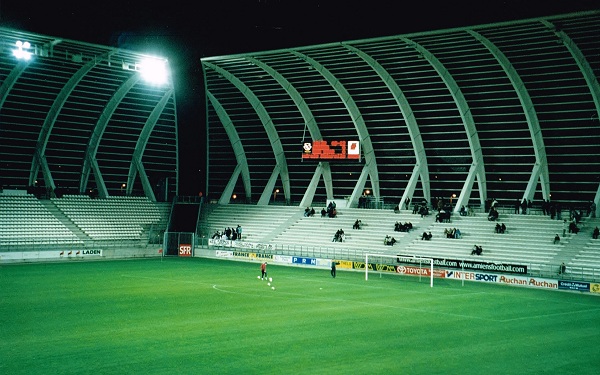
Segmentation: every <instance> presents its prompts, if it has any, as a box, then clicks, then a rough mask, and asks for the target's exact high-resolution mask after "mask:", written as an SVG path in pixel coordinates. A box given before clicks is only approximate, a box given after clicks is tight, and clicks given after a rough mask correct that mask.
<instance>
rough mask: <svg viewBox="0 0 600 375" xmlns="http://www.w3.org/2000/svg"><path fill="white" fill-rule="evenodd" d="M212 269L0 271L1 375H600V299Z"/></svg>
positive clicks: (151, 262)
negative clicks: (266, 278) (264, 278)
mask: <svg viewBox="0 0 600 375" xmlns="http://www.w3.org/2000/svg"><path fill="white" fill-rule="evenodd" d="M268 271H269V276H270V277H273V278H274V280H273V286H275V288H276V289H275V290H271V289H270V288H269V287H267V285H266V283H267V282H266V281H260V280H258V279H257V276H258V275H259V272H260V271H259V264H257V263H243V262H229V261H217V260H209V259H197V258H196V259H165V260H164V261H162V262H161V261H160V260H159V259H148V260H128V261H106V262H85V263H84V262H70V263H51V264H27V265H4V266H1V267H0V374H57V373H61V374H68V373H90V374H91V373H93V374H123V373H142V374H166V373H168V374H174V373H181V374H192V373H193V374H221V373H229V374H259V373H260V374H327V373H331V374H334V373H335V374H341V373H342V374H358V373H369V374H383V373H394V374H432V373H433V374H437V373H445V374H459V373H460V374H482V373H483V374H514V373H522V374H544V373H546V374H556V373H560V374H570V373H572V374H596V373H598V370H599V369H600V359H599V358H600V357H599V356H598V348H599V347H600V319H599V318H598V317H599V316H600V298H598V297H594V296H590V295H583V294H575V293H563V292H549V291H543V290H534V289H527V288H514V287H505V286H495V285H490V284H483V283H465V286H464V287H463V286H461V284H460V282H456V281H450V280H448V281H445V280H438V279H436V284H435V286H434V288H433V289H432V288H430V287H429V283H428V280H427V279H423V280H422V282H418V278H416V277H400V276H397V275H391V274H389V275H384V276H383V277H379V276H378V275H375V274H374V275H371V276H370V278H369V281H365V280H364V274H362V273H356V272H343V271H338V277H337V278H336V279H332V278H331V277H330V276H329V271H328V270H314V269H301V268H293V267H277V266H275V265H269V269H268Z"/></svg>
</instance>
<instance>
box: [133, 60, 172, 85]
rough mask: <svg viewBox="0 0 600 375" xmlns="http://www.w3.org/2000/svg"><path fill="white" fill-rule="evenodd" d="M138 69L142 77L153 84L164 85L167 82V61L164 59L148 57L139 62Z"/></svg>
mask: <svg viewBox="0 0 600 375" xmlns="http://www.w3.org/2000/svg"><path fill="white" fill-rule="evenodd" d="M138 70H139V72H140V74H141V75H142V77H143V78H144V79H145V80H146V81H148V82H150V83H153V84H157V85H162V84H164V83H167V78H168V72H167V62H166V60H163V59H157V58H151V57H149V58H146V59H145V60H143V61H142V62H141V63H139V64H138Z"/></svg>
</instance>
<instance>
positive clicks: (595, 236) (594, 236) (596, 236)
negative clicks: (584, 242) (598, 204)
mask: <svg viewBox="0 0 600 375" xmlns="http://www.w3.org/2000/svg"><path fill="white" fill-rule="evenodd" d="M598 234H600V229H598V226H596V228H594V231H593V232H592V238H593V239H595V240H597V239H598Z"/></svg>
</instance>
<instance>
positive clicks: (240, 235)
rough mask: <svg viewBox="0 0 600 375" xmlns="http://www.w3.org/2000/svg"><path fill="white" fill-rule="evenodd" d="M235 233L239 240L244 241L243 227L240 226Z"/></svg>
mask: <svg viewBox="0 0 600 375" xmlns="http://www.w3.org/2000/svg"><path fill="white" fill-rule="evenodd" d="M235 232H236V233H237V238H238V239H239V240H241V239H242V226H241V225H239V224H238V226H237V227H236V228H235Z"/></svg>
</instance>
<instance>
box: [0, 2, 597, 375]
mask: <svg viewBox="0 0 600 375" xmlns="http://www.w3.org/2000/svg"><path fill="white" fill-rule="evenodd" d="M598 30H600V10H591V11H582V12H575V13H564V14H557V15H553V16H545V17H539V18H528V19H521V20H514V21H510V22H497V23H487V24H481V25H473V26H469V27H456V28H450V29H440V30H430V31H422V32H415V33H410V34H398V35H392V36H386V37H377V38H367V39H358V40H340V41H337V42H332V43H324V44H313V45H307V46H301V47H296V48H285V49H274V50H262V51H257V52H252V53H239V54H228V55H222V56H205V57H203V58H201V59H200V61H198V62H197V64H198V68H199V69H201V71H202V75H203V85H204V87H202V88H201V90H202V91H203V93H204V97H205V103H202V105H203V106H204V110H205V113H206V114H205V124H202V129H203V130H205V139H204V141H205V142H206V155H205V160H202V163H203V164H204V165H205V168H204V171H205V176H204V181H203V184H204V186H203V188H202V191H201V192H199V193H198V194H196V195H184V194H182V189H181V181H182V171H181V164H182V160H181V159H182V158H185V156H182V155H181V152H180V151H181V150H180V145H181V143H182V141H183V140H182V135H181V134H180V132H179V129H178V111H177V108H178V106H177V101H176V98H175V92H176V90H175V88H176V86H177V84H178V82H177V81H176V80H175V77H176V76H175V75H172V74H170V69H171V68H172V67H171V66H170V60H169V56H156V55H150V54H146V53H143V52H140V51H136V50H130V49H125V48H116V47H111V46H106V45H99V44H93V43H89V42H84V41H78V40H72V39H67V38H62V37H60V35H58V36H50V35H43V34H39V33H33V32H29V31H25V30H19V29H14V28H9V27H4V26H0V285H1V287H0V336H1V337H2V340H0V372H1V373H3V374H53V373H56V374H70V373H73V374H75V373H76V374H79V373H95V374H97V373H101V374H123V373H148V374H165V373H200V374H225V373H226V374H259V373H265V372H268V373H280V374H285V373H289V374H333V373H336V374H339V373H349V374H354V373H361V374H362V373H365V374H381V373H392V374H407V373H410V374H439V373H461V374H480V373H483V372H487V373H492V374H515V373H530V374H555V373H561V374H596V373H598V370H599V369H600V358H598V354H597V350H598V349H597V348H598V347H599V346H600V323H599V322H598V315H599V314H600V298H598V297H600V239H599V238H598V237H599V229H598V228H599V227H600V219H599V216H600V209H599V208H598V205H599V204H600V157H599V151H598V150H599V149H600V58H599V56H600V38H598V36H599V35H598ZM183 137H184V136H183Z"/></svg>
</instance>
